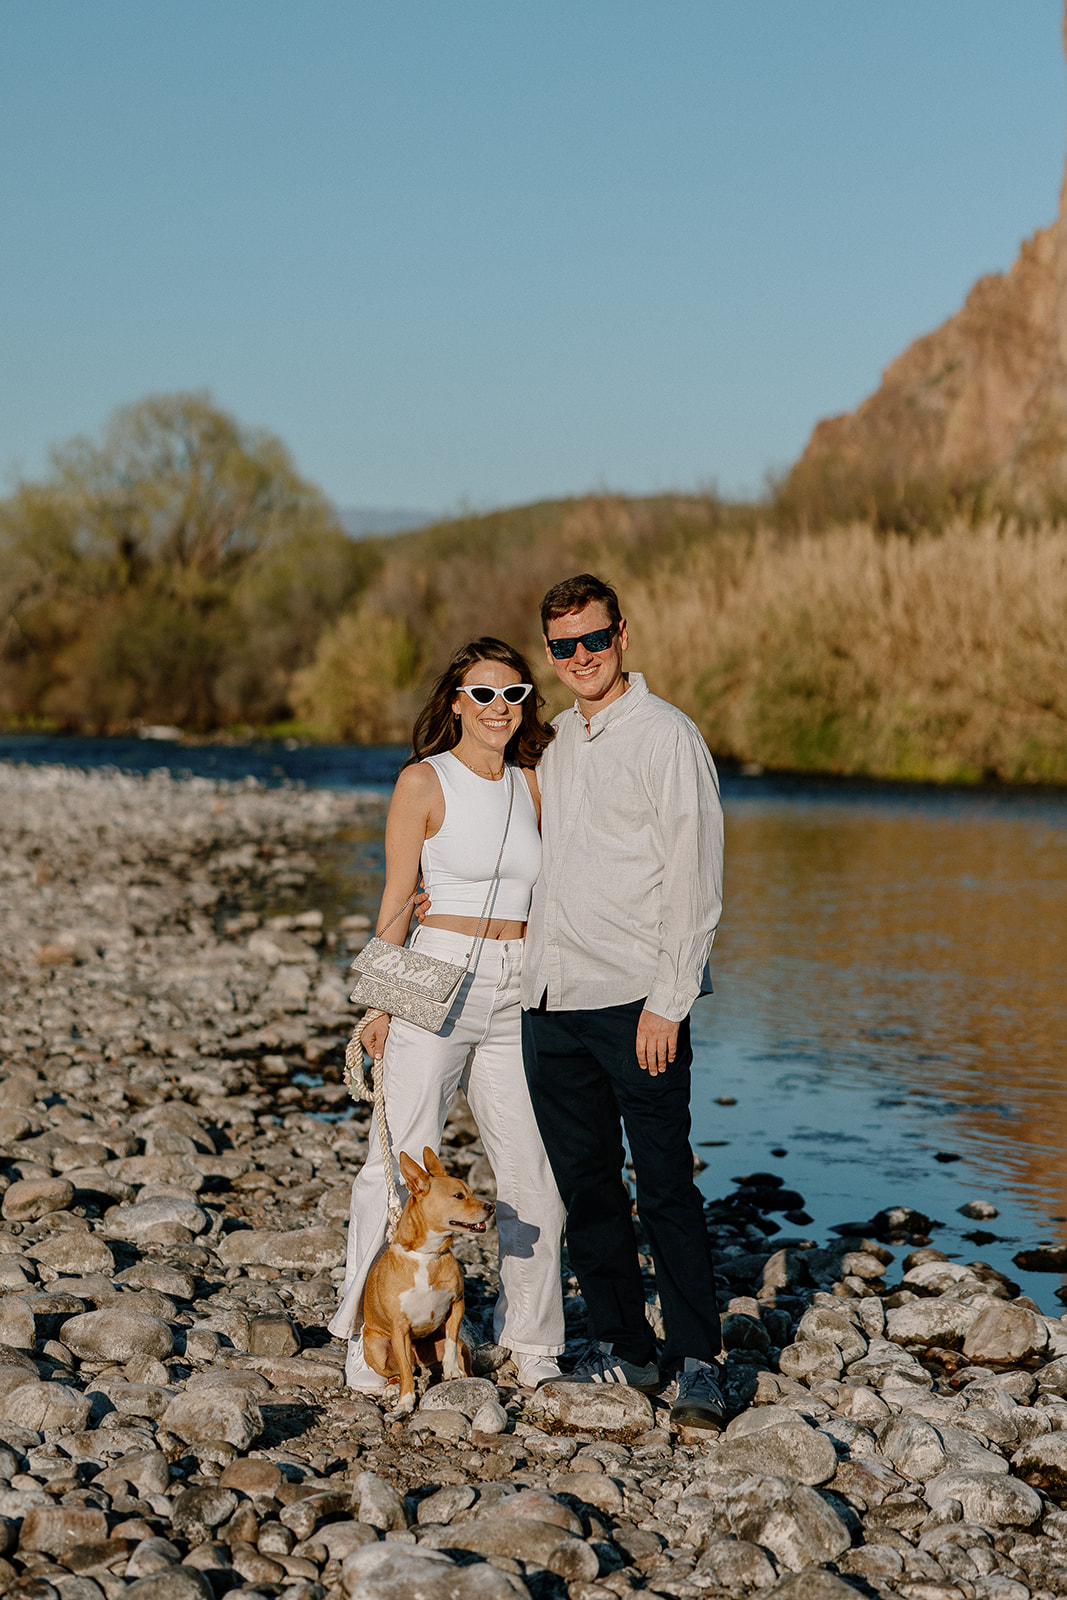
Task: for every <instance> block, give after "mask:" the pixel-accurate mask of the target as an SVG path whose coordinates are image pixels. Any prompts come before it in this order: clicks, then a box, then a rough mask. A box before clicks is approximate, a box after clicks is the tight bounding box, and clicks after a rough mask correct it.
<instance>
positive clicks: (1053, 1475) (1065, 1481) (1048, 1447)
mask: <svg viewBox="0 0 1067 1600" xmlns="http://www.w3.org/2000/svg"><path fill="white" fill-rule="evenodd" d="M1011 1465H1012V1469H1013V1470H1014V1472H1015V1473H1016V1474H1017V1476H1018V1477H1020V1478H1022V1480H1023V1482H1024V1483H1029V1484H1032V1485H1033V1486H1034V1488H1036V1489H1045V1490H1047V1491H1048V1493H1049V1494H1051V1495H1054V1496H1055V1497H1056V1498H1057V1499H1060V1498H1064V1497H1067V1429H1064V1430H1061V1431H1058V1432H1056V1433H1049V1434H1045V1435H1044V1436H1043V1437H1041V1438H1037V1439H1031V1440H1030V1442H1029V1443H1028V1444H1024V1445H1023V1446H1022V1448H1021V1449H1019V1450H1017V1451H1016V1452H1015V1454H1014V1455H1013V1456H1012V1458H1011Z"/></svg>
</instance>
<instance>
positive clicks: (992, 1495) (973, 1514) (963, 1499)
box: [925, 1471, 1044, 1528]
mask: <svg viewBox="0 0 1067 1600" xmlns="http://www.w3.org/2000/svg"><path fill="white" fill-rule="evenodd" d="M925 1495H926V1503H927V1505H929V1506H930V1508H931V1510H934V1511H936V1510H937V1508H938V1506H940V1505H942V1504H943V1503H944V1502H945V1501H946V1500H958V1501H959V1503H960V1505H961V1506H962V1507H963V1518H964V1521H965V1522H976V1523H978V1525H979V1527H982V1528H1005V1527H1022V1528H1028V1527H1029V1526H1030V1524H1031V1523H1033V1522H1036V1521H1037V1519H1038V1518H1039V1517H1040V1515H1041V1513H1042V1510H1043V1509H1044V1502H1043V1501H1042V1499H1041V1496H1040V1495H1039V1494H1038V1493H1037V1492H1036V1490H1034V1489H1032V1488H1030V1487H1029V1485H1027V1484H1025V1483H1020V1482H1019V1480H1018V1478H1012V1477H1009V1476H1008V1475H1007V1474H999V1473H992V1472H952V1471H949V1472H942V1473H939V1475H938V1476H937V1477H936V1478H933V1479H931V1481H930V1482H929V1483H928V1484H927V1485H926V1491H925Z"/></svg>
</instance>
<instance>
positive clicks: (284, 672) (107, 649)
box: [0, 396, 1067, 783]
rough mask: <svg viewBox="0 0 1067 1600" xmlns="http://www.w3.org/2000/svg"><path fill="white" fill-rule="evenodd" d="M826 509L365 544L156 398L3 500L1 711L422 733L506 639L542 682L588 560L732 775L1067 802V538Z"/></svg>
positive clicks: (707, 502)
mask: <svg viewBox="0 0 1067 1600" xmlns="http://www.w3.org/2000/svg"><path fill="white" fill-rule="evenodd" d="M816 509H817V508H816V507H815V506H814V505H812V506H808V507H807V508H806V509H805V507H804V506H799V507H798V503H797V500H796V498H795V496H794V497H793V498H792V499H790V500H788V501H785V500H783V499H781V497H778V499H777V500H776V498H775V496H774V495H773V494H772V495H771V496H770V497H769V498H768V500H767V502H766V503H764V504H758V505H729V504H726V503H724V502H723V501H721V500H719V499H717V498H716V497H715V496H714V495H710V494H708V495H692V496H681V495H665V496H659V497H656V498H652V499H641V500H628V499H624V498H621V497H615V496H606V495H602V496H595V497H589V498H586V499H582V500H573V501H563V502H545V503H543V504H540V505H533V506H526V507H520V508H516V509H513V510H507V511H499V512H494V513H491V514H489V515H486V516H468V517H462V518H457V519H454V520H452V521H450V522H447V523H444V524H441V525H439V526H437V527H434V528H429V529H425V530H421V531H419V532H417V533H412V534H407V535H399V536H396V537H393V538H391V539H388V540H366V541H361V542H358V543H356V542H353V541H351V540H349V539H347V538H346V536H345V535H344V533H343V532H342V530H341V529H340V527H339V526H338V524H337V522H336V518H335V517H334V515H333V513H332V511H331V510H330V508H329V506H328V505H327V504H326V502H325V501H324V500H323V498H322V497H321V495H319V494H318V492H317V491H316V490H315V489H314V488H313V487H311V486H310V485H308V484H306V483H304V482H302V480H301V479H300V478H299V477H298V476H297V474H296V473H295V471H294V469H293V467H292V464H291V462H290V461H289V458H288V456H287V454H286V452H285V450H284V448H283V446H282V445H281V444H280V443H279V442H278V441H277V440H274V439H271V438H270V437H269V436H267V435H263V434H258V433H253V432H252V431H250V430H247V429H243V428H241V427H240V426H239V425H238V424H237V423H235V422H234V421H233V420H232V419H230V418H228V417H226V416H225V415H224V414H222V413H220V412H218V411H217V410H216V409H215V408H214V407H213V406H212V405H211V403H210V401H209V400H208V399H207V398H206V397H202V396H170V397H163V398H161V399H159V400H152V401H146V402H142V404H141V405H140V406H136V407H133V408H130V409H129V410H128V411H126V412H123V413H121V414H120V415H119V416H118V417H117V418H116V420H115V422H114V423H113V425H112V427H111V429H110V430H109V432H108V434H107V436H106V437H105V440H104V442H103V443H102V444H101V445H99V446H93V445H89V444H86V443H78V444H75V445H72V446H68V447H67V448H66V449H64V450H62V451H59V452H57V454H56V457H55V460H54V464H53V471H52V474H51V475H50V477H49V479H48V480H47V481H46V482H44V483H42V484H37V485H31V484H26V485H22V486H21V487H20V488H19V489H17V490H16V492H15V494H14V495H12V496H11V498H10V499H9V500H7V501H6V502H5V503H4V504H3V505H2V506H0V591H2V601H3V618H4V622H3V628H4V632H3V635H2V638H0V717H2V718H3V719H4V720H6V722H7V724H8V726H14V725H21V726H26V725H31V724H34V723H36V724H38V725H40V724H41V723H45V724H47V725H52V726H59V727H62V728H66V729H70V730H72V731H82V732H89V731H123V730H125V729H128V728H130V727H131V726H134V725H136V723H137V722H138V721H139V720H141V721H144V722H164V723H175V724H177V725H179V726H182V727H183V728H185V729H186V730H188V731H189V732H192V733H198V734H211V733H213V732H218V731H224V730H227V729H229V730H231V731H232V730H233V729H234V728H235V727H236V726H244V727H246V728H247V727H254V728H260V729H263V728H269V727H271V726H273V727H274V728H277V727H278V726H279V725H280V724H281V725H284V726H285V727H286V729H287V731H291V732H295V733H298V734H300V735H302V736H305V737H312V738H321V739H330V740H356V741H362V742H390V741H393V740H398V741H401V740H404V739H406V737H407V734H408V731H409V729H410V725H411V721H412V718H413V714H414V710H415V708H416V707H417V705H418V703H419V702H420V700H421V697H422V696H423V694H424V693H425V689H426V685H427V683H428V681H429V679H430V678H431V677H432V676H433V674H434V673H435V672H436V671H437V670H438V669H439V668H440V666H441V665H442V663H443V661H444V660H445V659H446V657H447V656H448V654H449V652H450V651H451V649H452V648H453V647H454V645H455V644H456V642H457V641H460V640H462V639H464V638H468V637H471V636H473V635H476V634H479V633H485V632H490V633H496V634H499V635H502V636H503V637H505V638H507V639H509V640H511V641H513V642H514V643H516V644H517V645H518V646H519V647H520V648H522V649H525V650H527V651H528V652H530V653H531V656H532V658H533V659H534V661H535V662H536V663H537V665H538V669H539V671H540V670H541V669H542V668H543V667H544V656H543V649H542V647H541V645H540V639H539V634H538V628H537V606H538V602H539V600H540V597H541V595H542V593H543V592H544V590H545V589H546V588H547V587H548V586H549V585H550V584H551V583H553V582H555V581H556V580H557V579H558V578H559V577H561V576H564V575H566V574H568V573H571V572H576V571H580V570H583V569H590V568H591V569H592V570H595V571H597V572H600V573H602V574H603V575H604V576H605V577H607V578H609V579H610V580H611V581H613V582H614V583H615V584H616V585H617V587H618V588H619V590H620V593H621V595H622V597H623V601H624V608H625V610H626V612H627V614H628V616H629V620H630V625H631V645H632V648H631V652H630V657H629V661H630V664H631V665H632V666H633V667H635V668H636V669H638V670H642V671H644V672H645V673H646V674H647V676H648V679H649V682H650V684H651V686H652V687H653V688H654V689H655V690H656V691H657V692H659V693H661V694H664V695H665V696H666V697H667V698H669V699H672V700H674V701H675V702H676V703H677V704H678V705H680V706H682V707H683V708H684V709H685V710H686V711H687V712H688V713H689V714H690V715H691V716H692V717H693V718H694V719H695V720H696V722H697V723H698V724H699V726H700V727H701V729H702V730H703V732H704V734H705V736H706V737H707V739H708V742H709V744H710V745H711V748H712V749H713V751H714V752H715V753H716V754H717V755H719V756H722V757H727V758H732V759H735V760H738V761H743V762H756V763H759V764H761V765H764V766H768V767H778V768H787V769H795V770H801V771H827V772H840V773H856V774H869V775H872V776H882V777H892V778H903V779H932V780H939V781H949V780H952V781H964V782H967V781H980V780H982V779H984V778H996V779H1000V780H1002V781H1008V782H1034V781H1044V782H1056V783H1058V782H1067V681H1065V675H1064V673H1063V670H1062V653H1063V652H1062V640H1063V637H1064V634H1065V631H1067V529H1065V527H1064V525H1063V524H1062V523H1054V522H1046V523H1034V522H1033V521H1032V520H1031V521H1028V522H1023V521H1020V520H1019V519H1018V518H1017V517H1015V516H1013V515H1012V514H1011V513H1010V510H1008V509H1004V508H1001V509H1000V510H998V511H996V512H994V511H993V510H992V509H988V508H985V507H983V506H982V505H981V504H980V503H979V502H972V503H971V504H970V507H969V508H963V507H961V506H960V505H959V503H958V502H955V503H953V502H945V503H943V504H942V505H941V508H940V509H939V510H937V511H936V513H935V510H934V508H933V507H932V505H931V503H930V502H927V503H926V506H925V507H924V510H925V512H926V513H927V520H926V521H925V523H923V524H921V525H920V524H918V523H916V522H915V521H914V520H909V519H908V518H907V517H904V516H902V517H898V518H895V519H893V518H886V517H883V516H881V515H879V516H877V517H875V518H874V519H873V520H868V521H855V522H848V521H842V520H835V518H834V517H832V516H829V515H827V517H826V520H825V521H820V520H818V518H817V517H816V516H815V514H814V513H815V511H816ZM542 684H543V686H544V687H545V689H546V691H547V692H548V693H549V697H550V703H551V705H552V707H553V709H558V708H559V707H560V705H561V704H562V701H561V700H560V699H559V697H558V694H557V692H556V688H555V684H554V679H553V678H552V676H551V674H550V673H548V672H547V671H542Z"/></svg>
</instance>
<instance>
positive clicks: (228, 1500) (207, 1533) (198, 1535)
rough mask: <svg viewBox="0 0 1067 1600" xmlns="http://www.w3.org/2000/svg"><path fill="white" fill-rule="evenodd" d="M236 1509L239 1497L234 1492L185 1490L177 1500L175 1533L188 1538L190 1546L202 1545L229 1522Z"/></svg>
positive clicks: (174, 1514)
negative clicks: (221, 1524) (215, 1531)
mask: <svg viewBox="0 0 1067 1600" xmlns="http://www.w3.org/2000/svg"><path fill="white" fill-rule="evenodd" d="M236 1510H237V1496H236V1495H235V1494H234V1492H233V1490H232V1489H221V1488H207V1487H206V1486H204V1485H192V1486H190V1487H189V1488H188V1489H183V1490H182V1491H181V1493H180V1494H179V1495H178V1497H177V1498H176V1500H175V1501H174V1510H173V1512H172V1513H171V1517H172V1520H173V1524H174V1531H175V1533H180V1534H181V1535H182V1537H183V1538H185V1539H188V1541H189V1543H190V1544H191V1545H193V1544H200V1543H202V1542H203V1540H205V1539H209V1538H210V1537H211V1534H212V1532H213V1531H214V1529H215V1528H217V1527H218V1526H219V1524H220V1523H221V1522H226V1521H228V1519H229V1518H230V1517H232V1516H233V1514H234V1512H235V1511H236Z"/></svg>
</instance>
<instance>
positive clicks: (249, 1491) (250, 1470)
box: [219, 1456, 282, 1499]
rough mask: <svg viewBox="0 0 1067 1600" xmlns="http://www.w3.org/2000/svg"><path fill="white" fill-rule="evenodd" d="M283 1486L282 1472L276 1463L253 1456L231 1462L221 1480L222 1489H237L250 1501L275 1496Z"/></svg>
mask: <svg viewBox="0 0 1067 1600" xmlns="http://www.w3.org/2000/svg"><path fill="white" fill-rule="evenodd" d="M281 1484H282V1470H281V1468H280V1467H279V1466H278V1465H277V1464H276V1463H275V1462H273V1461H263V1460H260V1459H257V1458H255V1457H252V1456H247V1457H239V1458H238V1459H237V1460H236V1461H231V1462H230V1464H229V1466H228V1467H226V1468H225V1470H224V1471H223V1474H222V1477H221V1478H220V1479H219V1487H220V1489H236V1490H237V1491H238V1492H239V1493H240V1494H245V1495H248V1497H249V1498H250V1499H254V1498H255V1497H256V1496H257V1495H263V1496H273V1495H275V1494H276V1493H277V1491H278V1489H279V1488H280V1487H281Z"/></svg>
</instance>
